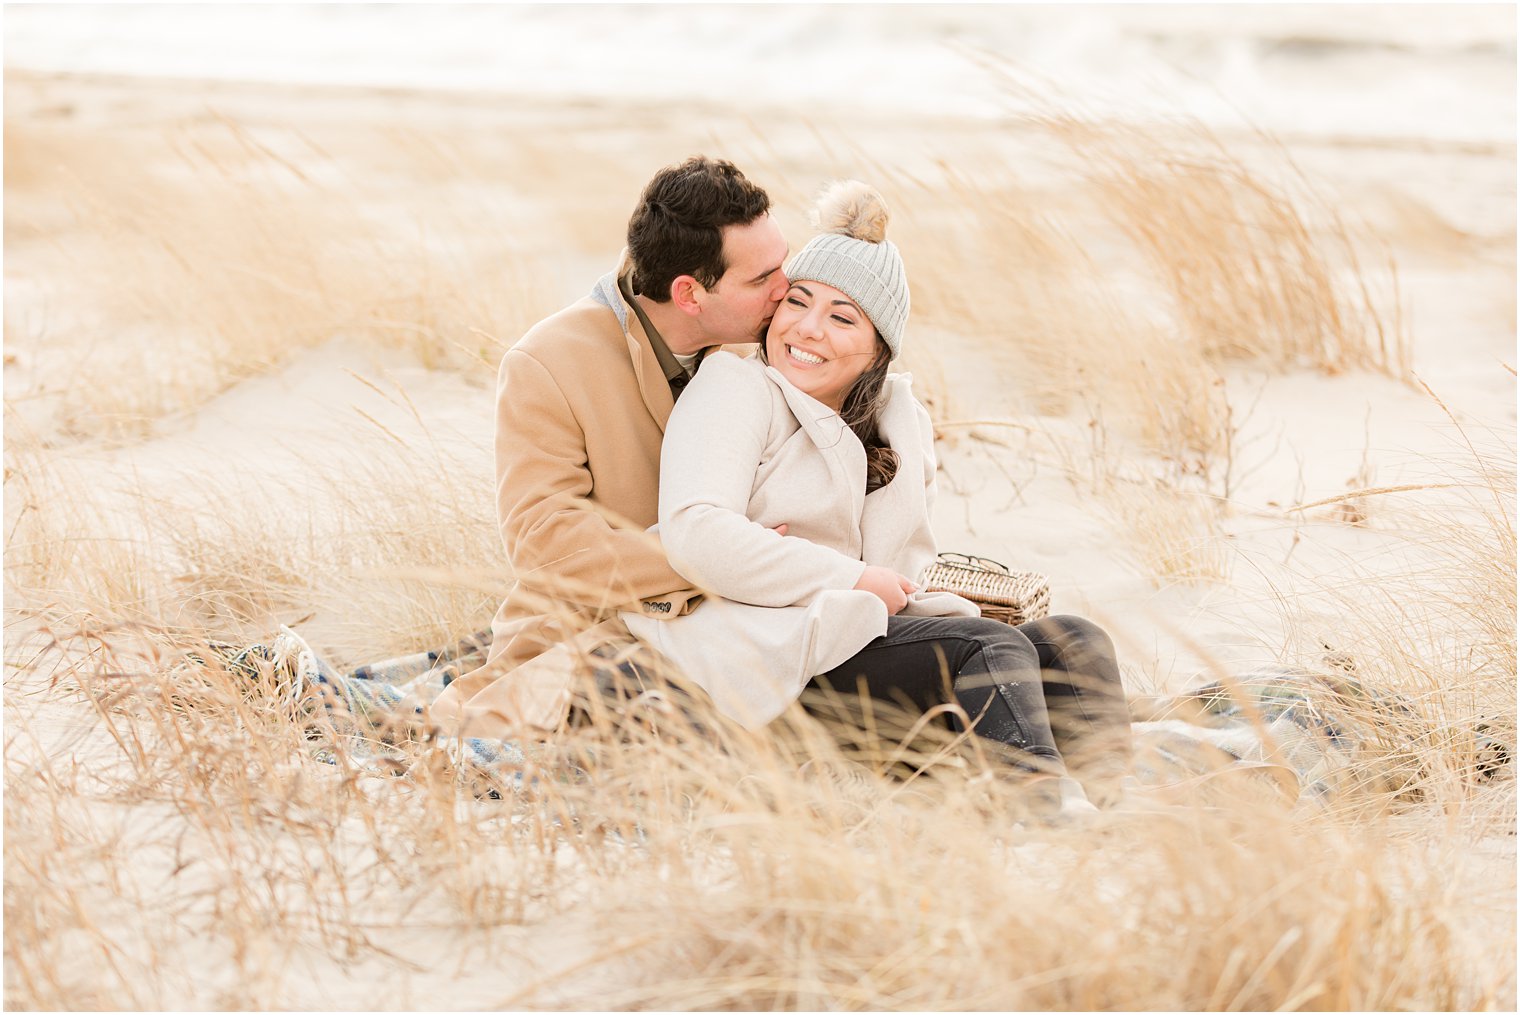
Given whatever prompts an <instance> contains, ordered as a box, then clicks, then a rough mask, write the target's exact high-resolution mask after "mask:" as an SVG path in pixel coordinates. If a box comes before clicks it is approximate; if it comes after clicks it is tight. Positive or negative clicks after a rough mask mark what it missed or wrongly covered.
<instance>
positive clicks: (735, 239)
mask: <svg viewBox="0 0 1520 1015" xmlns="http://www.w3.org/2000/svg"><path fill="white" fill-rule="evenodd" d="M786 251H787V246H786V237H784V236H782V235H781V228H780V227H779V226H777V225H776V222H775V220H774V219H772V218H771V216H770V213H769V212H767V213H766V214H764V215H761V216H760V217H759V218H757V219H755V220H754V221H752V222H746V223H744V224H743V225H732V226H726V227H724V230H723V252H724V254H725V258H724V259H725V260H726V261H728V263H729V266H730V268H736V267H738V266H740V265H744V266H746V267H754V268H757V269H759V270H766V269H770V268H774V267H776V263H777V262H779V261H781V260H782V259H784V258H785V257H786Z"/></svg>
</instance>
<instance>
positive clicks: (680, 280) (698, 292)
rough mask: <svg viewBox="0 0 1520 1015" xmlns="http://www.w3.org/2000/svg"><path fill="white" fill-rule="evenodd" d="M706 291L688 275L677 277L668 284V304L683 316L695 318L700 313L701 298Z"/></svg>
mask: <svg viewBox="0 0 1520 1015" xmlns="http://www.w3.org/2000/svg"><path fill="white" fill-rule="evenodd" d="M706 295H707V290H706V289H704V288H703V287H702V283H700V282H698V281H697V280H696V279H695V278H693V277H692V276H690V275H677V276H676V277H675V280H674V281H673V282H671V283H670V302H671V303H672V304H673V305H674V306H675V308H676V309H677V310H679V311H681V313H683V314H689V315H690V316H692V317H695V316H696V315H697V314H699V313H701V312H702V297H703V296H706Z"/></svg>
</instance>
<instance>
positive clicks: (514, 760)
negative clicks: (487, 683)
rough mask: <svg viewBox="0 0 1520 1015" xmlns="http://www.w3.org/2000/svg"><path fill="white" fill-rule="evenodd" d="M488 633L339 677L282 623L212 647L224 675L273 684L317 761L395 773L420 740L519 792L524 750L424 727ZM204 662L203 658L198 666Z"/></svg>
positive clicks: (473, 663)
mask: <svg viewBox="0 0 1520 1015" xmlns="http://www.w3.org/2000/svg"><path fill="white" fill-rule="evenodd" d="M490 647H491V633H490V632H489V631H485V632H482V633H480V634H475V635H471V636H469V637H467V638H464V639H462V640H461V641H459V642H458V643H457V644H455V645H452V646H449V647H447V648H444V649H435V650H431V651H426V652H417V653H414V654H412V655H406V656H397V657H395V658H392V659H385V660H382V661H380V662H376V663H369V664H366V665H364V666H359V667H357V668H355V669H353V670H350V671H348V672H346V673H344V672H340V671H339V670H338V669H337V668H336V667H334V666H333V665H332V664H330V663H329V662H328V661H327V660H326V659H325V658H323V657H322V655H321V654H319V653H318V652H317V651H316V650H315V649H313V648H312V647H311V645H310V644H308V643H307V641H306V639H304V638H302V637H301V636H300V635H299V634H297V633H296V632H295V631H293V630H291V629H290V628H289V627H286V626H284V625H281V626H280V630H279V633H278V634H277V635H276V636H275V637H274V638H273V639H271V640H270V641H268V642H260V643H255V644H252V645H248V646H244V647H236V646H231V645H213V646H212V652H213V654H214V655H216V656H217V657H219V661H220V663H221V665H222V666H223V667H224V668H226V669H227V671H228V672H230V673H233V674H236V675H238V676H240V677H243V678H245V679H247V680H248V681H250V683H252V682H256V681H273V683H274V686H275V688H276V691H277V697H278V700H279V701H280V702H281V703H282V704H283V705H284V707H285V709H286V711H287V714H288V715H289V717H290V718H291V719H292V720H293V721H296V722H299V723H301V724H302V725H303V726H305V728H306V730H307V736H308V738H309V739H310V740H311V741H312V742H313V751H314V754H315V756H316V757H317V759H318V760H321V761H324V762H327V763H328V764H334V765H336V764H339V763H342V762H349V763H353V764H357V765H360V766H363V767H367V768H370V769H373V770H376V771H383V772H388V773H393V774H400V773H402V772H404V771H406V769H407V767H408V764H409V762H410V760H411V757H412V754H413V753H414V752H410V751H408V750H407V749H406V745H407V744H409V743H412V742H415V741H418V740H419V739H420V740H426V741H427V742H428V743H430V744H432V745H434V746H435V747H437V748H439V749H441V750H442V751H443V752H444V753H445V755H446V756H447V757H448V758H449V760H450V761H452V762H453V763H454V764H455V765H459V766H464V767H468V768H470V769H475V770H485V771H490V772H493V773H496V774H498V775H502V776H505V777H507V779H508V781H509V782H511V783H512V784H513V786H514V787H515V788H521V787H522V786H523V784H524V780H525V770H526V769H527V768H529V767H530V765H529V762H530V760H531V759H530V753H532V752H530V751H529V750H525V749H524V747H523V746H521V745H518V744H514V743H511V742H508V741H502V740H485V739H481V738H478V737H434V736H430V735H429V734H428V733H427V732H426V731H425V730H424V729H423V727H422V722H421V720H422V716H423V713H424V711H425V709H426V708H427V706H428V705H429V704H431V703H432V702H433V700H434V699H436V698H437V697H438V695H439V694H441V693H442V692H443V689H444V688H445V687H447V686H448V685H449V683H450V682H451V681H453V680H454V678H455V677H457V676H459V674H461V673H465V672H468V671H469V670H471V669H474V668H475V667H477V666H480V665H482V664H483V663H484V662H485V660H486V653H487V652H488V650H489V649H490ZM198 661H202V662H204V660H198Z"/></svg>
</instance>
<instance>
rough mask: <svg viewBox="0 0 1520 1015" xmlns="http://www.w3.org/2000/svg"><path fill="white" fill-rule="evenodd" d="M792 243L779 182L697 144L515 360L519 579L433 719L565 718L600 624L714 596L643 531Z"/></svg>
mask: <svg viewBox="0 0 1520 1015" xmlns="http://www.w3.org/2000/svg"><path fill="white" fill-rule="evenodd" d="M786 253H787V245H786V240H785V239H784V238H783V237H782V235H781V230H780V229H779V228H778V227H777V225H776V223H775V222H774V220H773V219H772V218H771V216H770V198H769V197H768V196H767V195H766V193H765V191H764V190H762V189H761V188H759V187H757V186H756V185H755V184H753V183H751V182H750V181H749V180H747V179H745V177H744V174H743V173H741V172H740V171H739V170H738V169H736V168H735V167H734V166H733V164H732V163H729V162H725V161H721V160H714V159H709V158H706V157H703V156H694V157H692V158H689V159H687V160H686V161H685V162H683V163H681V164H680V165H677V166H669V167H666V168H665V169H662V170H660V171H659V172H658V173H656V174H655V176H654V178H653V179H652V180H650V182H649V184H648V186H646V187H645V188H644V192H643V194H642V196H641V197H640V199H639V204H638V206H637V207H636V208H635V209H634V212H633V216H632V218H631V219H630V220H629V222H628V247H627V250H625V251H624V254H623V257H622V259H621V262H620V263H619V265H618V267H617V269H616V270H615V271H614V272H612V273H611V274H608V275H606V276H605V277H603V278H602V279H601V281H599V282H598V283H597V285H596V287H595V289H594V290H593V291H592V293H591V295H590V296H588V297H586V298H584V299H582V300H580V301H578V302H576V303H574V304H572V305H571V306H569V307H567V308H565V309H564V310H561V311H560V312H559V313H557V314H554V315H553V316H551V317H549V318H547V319H545V320H543V321H541V322H539V323H538V324H537V325H535V326H534V327H533V328H532V329H531V330H529V332H528V333H527V334H526V335H524V336H523V338H522V339H521V340H520V341H519V342H518V343H517V344H516V345H514V346H513V347H512V348H511V349H510V350H508V352H507V354H506V355H505V356H504V357H503V358H502V363H501V370H500V373H499V375H498V381H497V404H496V511H497V521H498V523H499V525H500V526H501V535H502V541H503V542H504V544H505V546H506V551H507V558H508V560H509V561H510V562H511V566H512V569H513V572H514V575H515V578H516V581H515V584H514V585H513V587H512V589H511V590H510V591H509V593H508V595H507V598H506V601H505V602H504V603H503V604H502V606H501V609H500V610H499V611H498V612H497V614H496V618H495V620H494V621H493V622H492V625H491V628H492V633H493V639H492V645H491V654H490V658H489V661H488V662H487V664H486V665H485V666H483V667H482V668H480V669H478V670H476V671H474V672H473V673H468V674H465V675H463V676H462V677H460V678H459V679H458V680H456V681H454V682H453V683H452V684H450V685H449V687H448V688H447V689H446V690H445V692H444V694H443V695H442V696H441V697H440V698H439V699H438V700H437V702H435V703H434V706H433V708H432V716H433V719H434V721H435V722H437V723H438V724H440V725H441V726H443V727H444V728H445V729H449V728H453V729H454V730H456V731H458V732H460V733H463V734H465V735H470V736H494V735H500V734H502V733H503V732H505V731H506V729H507V728H508V724H510V723H512V722H517V721H530V722H534V723H536V724H538V725H553V724H555V723H556V722H557V721H558V720H559V718H560V716H562V714H563V708H564V701H565V696H564V679H563V678H564V673H565V666H566V665H567V664H572V663H573V662H574V654H573V653H572V652H570V651H567V648H568V647H574V646H578V651H579V652H580V653H581V654H584V651H585V650H586V648H587V647H588V646H589V645H590V642H589V641H588V640H587V636H586V635H585V632H587V631H588V630H594V632H596V637H601V638H604V639H605V638H607V637H616V635H618V634H619V633H622V634H625V635H626V631H625V630H624V631H619V630H618V628H620V626H621V625H620V622H618V621H617V620H616V619H615V617H616V611H617V609H618V608H620V607H627V606H630V605H631V604H635V603H640V602H642V608H643V609H644V610H645V611H647V612H650V613H652V614H657V615H661V616H677V615H679V614H680V613H682V612H684V611H685V610H687V609H689V608H690V607H691V606H692V605H693V604H694V602H695V600H696V599H697V598H699V596H698V594H697V593H696V592H695V591H694V590H693V589H691V588H690V585H689V583H688V582H687V581H686V580H685V579H684V578H682V577H681V576H680V575H679V574H677V573H676V572H675V571H674V570H672V569H671V567H670V565H669V563H668V562H667V561H666V559H665V554H664V552H663V551H662V550H661V548H660V544H659V541H658V540H657V539H655V538H653V537H652V536H650V535H648V534H647V533H646V532H645V530H646V529H647V528H648V527H649V526H650V525H653V524H654V523H655V521H656V519H657V517H658V494H659V472H660V442H661V439H662V437H663V436H664V432H665V422H666V420H667V419H668V418H669V416H670V412H671V409H672V408H673V407H674V406H675V400H676V399H677V398H678V397H680V393H681V390H682V389H683V388H684V387H685V386H686V382H687V381H688V380H690V377H691V375H692V374H693V373H694V372H695V371H696V369H697V367H698V365H699V363H700V360H701V356H702V354H703V353H704V352H705V351H706V350H708V349H710V348H712V347H714V346H719V345H725V344H738V343H749V342H756V341H760V340H762V339H763V337H764V334H765V329H766V327H767V326H768V325H769V323H770V319H771V316H772V315H773V314H774V313H775V310H776V306H777V304H778V303H780V301H781V297H782V296H783V295H784V294H785V292H786V278H785V276H784V275H783V274H782V270H781V266H782V262H783V261H784V260H785V258H786ZM595 625H600V626H595ZM577 639H579V640H577ZM551 650H552V651H551ZM556 655H557V656H558V657H559V658H557V659H556V661H555V664H554V665H552V666H551V665H548V664H547V663H546V662H544V661H545V660H547V659H551V658H554V657H555V656H556ZM530 662H531V663H533V664H534V665H531V666H530V665H525V664H529V663H530ZM513 671H516V672H513ZM535 686H537V687H538V688H539V689H540V690H537V691H535V690H534V688H535Z"/></svg>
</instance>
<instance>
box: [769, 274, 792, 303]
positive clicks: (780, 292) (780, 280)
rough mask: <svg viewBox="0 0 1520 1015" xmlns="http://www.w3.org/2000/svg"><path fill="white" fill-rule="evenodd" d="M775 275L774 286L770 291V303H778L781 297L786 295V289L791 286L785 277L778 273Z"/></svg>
mask: <svg viewBox="0 0 1520 1015" xmlns="http://www.w3.org/2000/svg"><path fill="white" fill-rule="evenodd" d="M776 275H777V278H776V285H775V287H774V288H773V289H771V302H772V303H780V302H781V297H783V296H785V295H786V291H787V289H788V288H790V286H791V283H790V282H788V281H787V280H786V276H785V275H782V274H781V273H780V272H779V271H778V272H777V273H776Z"/></svg>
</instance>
